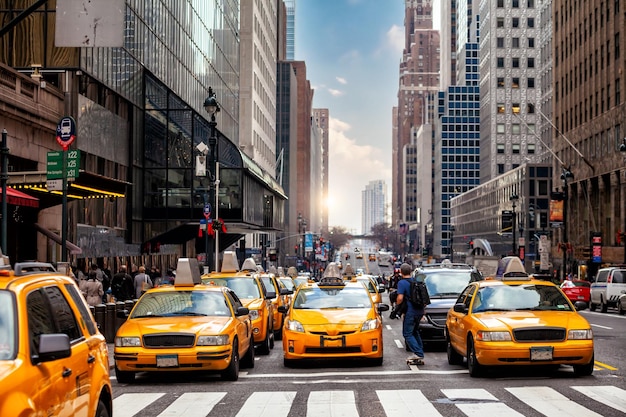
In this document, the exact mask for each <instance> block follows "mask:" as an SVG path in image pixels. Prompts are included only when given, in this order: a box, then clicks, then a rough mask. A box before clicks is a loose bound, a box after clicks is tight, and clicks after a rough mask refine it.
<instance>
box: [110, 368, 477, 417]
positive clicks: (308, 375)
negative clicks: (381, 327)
mask: <svg viewBox="0 0 626 417" xmlns="http://www.w3.org/2000/svg"><path fill="white" fill-rule="evenodd" d="M420 372H421V373H423V374H432V375H452V374H466V373H467V369H455V370H449V371H429V370H424V369H421V370H420ZM411 374H414V372H413V371H410V370H409V371H358V372H319V373H313V372H310V373H302V374H298V373H283V374H251V375H241V374H239V379H242V378H247V379H256V378H296V379H300V378H328V377H334V376H394V375H411ZM296 382H297V383H299V382H301V381H296ZM302 383H303V384H309V383H311V381H302ZM116 417H117V416H116Z"/></svg>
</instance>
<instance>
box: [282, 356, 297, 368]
mask: <svg viewBox="0 0 626 417" xmlns="http://www.w3.org/2000/svg"><path fill="white" fill-rule="evenodd" d="M295 364H296V361H295V360H293V359H286V358H283V366H285V367H286V368H291V367H293V366H294V365H295Z"/></svg>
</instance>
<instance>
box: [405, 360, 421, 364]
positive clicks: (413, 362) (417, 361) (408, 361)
mask: <svg viewBox="0 0 626 417" xmlns="http://www.w3.org/2000/svg"><path fill="white" fill-rule="evenodd" d="M406 364H407V365H424V359H407V360H406Z"/></svg>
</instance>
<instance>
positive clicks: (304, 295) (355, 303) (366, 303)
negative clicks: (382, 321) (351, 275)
mask: <svg viewBox="0 0 626 417" xmlns="http://www.w3.org/2000/svg"><path fill="white" fill-rule="evenodd" d="M371 306H372V305H371V299H370V296H369V294H368V293H367V292H366V291H365V290H364V289H363V288H349V287H332V288H320V287H310V288H300V290H299V291H298V295H297V296H296V298H295V300H294V302H293V308H294V309H323V308H371Z"/></svg>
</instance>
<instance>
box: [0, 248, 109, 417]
mask: <svg viewBox="0 0 626 417" xmlns="http://www.w3.org/2000/svg"><path fill="white" fill-rule="evenodd" d="M0 265H2V266H0V416H44V415H45V416H85V417H87V416H89V417H92V416H96V417H108V416H110V415H112V412H113V403H112V398H113V395H112V391H111V382H110V379H109V378H110V376H109V355H108V351H107V344H106V340H105V338H104V336H103V335H102V334H101V333H100V332H99V331H98V327H97V325H96V323H95V322H94V320H93V317H92V315H91V313H90V311H89V306H88V305H87V303H86V302H85V300H84V298H83V296H82V294H81V292H80V290H79V289H78V286H77V285H76V283H75V281H74V280H73V279H71V278H70V277H68V276H67V275H65V274H63V273H61V272H57V271H56V270H55V268H54V267H53V266H52V265H51V264H47V263H39V262H26V263H16V264H15V265H14V267H13V269H11V267H10V265H9V261H8V258H6V257H4V256H3V257H1V259H0Z"/></svg>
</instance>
